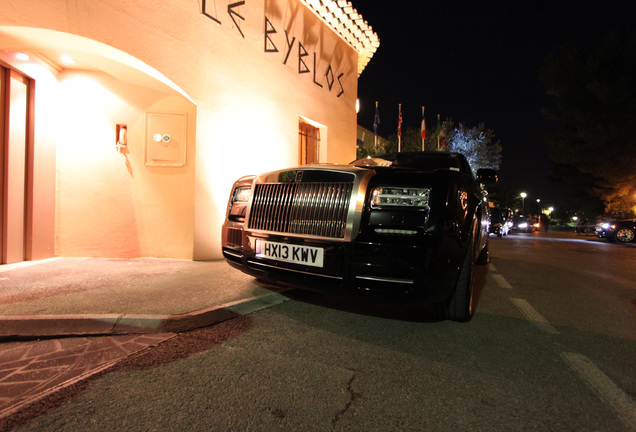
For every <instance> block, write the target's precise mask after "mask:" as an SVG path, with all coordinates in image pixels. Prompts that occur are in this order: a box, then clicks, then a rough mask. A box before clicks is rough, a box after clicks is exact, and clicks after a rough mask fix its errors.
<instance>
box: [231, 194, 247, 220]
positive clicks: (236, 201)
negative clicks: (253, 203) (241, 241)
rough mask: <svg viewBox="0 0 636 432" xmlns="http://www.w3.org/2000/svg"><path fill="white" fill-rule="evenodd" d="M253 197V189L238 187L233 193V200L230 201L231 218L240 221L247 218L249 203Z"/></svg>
mask: <svg viewBox="0 0 636 432" xmlns="http://www.w3.org/2000/svg"><path fill="white" fill-rule="evenodd" d="M251 195H252V188H251V187H237V188H236V189H234V191H232V199H231V200H230V218H231V219H235V220H236V219H239V218H244V217H245V212H246V210H247V203H248V202H249V200H250V196H251Z"/></svg>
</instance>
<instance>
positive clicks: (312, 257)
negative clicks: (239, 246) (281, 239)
mask: <svg viewBox="0 0 636 432" xmlns="http://www.w3.org/2000/svg"><path fill="white" fill-rule="evenodd" d="M324 255H325V252H324V249H323V248H318V247H312V246H301V245H293V244H286V243H276V242H270V241H266V240H256V256H257V257H259V258H269V259H273V260H277V261H285V262H290V263H294V264H303V265H309V266H313V267H322V266H323V259H324Z"/></svg>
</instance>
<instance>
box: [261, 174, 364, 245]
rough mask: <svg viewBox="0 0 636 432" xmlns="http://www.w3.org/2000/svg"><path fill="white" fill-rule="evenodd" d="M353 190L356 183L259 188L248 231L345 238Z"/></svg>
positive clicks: (272, 184)
mask: <svg viewBox="0 0 636 432" xmlns="http://www.w3.org/2000/svg"><path fill="white" fill-rule="evenodd" d="M352 190H353V184H352V183H322V182H311V183H266V184H257V185H256V186H255V189H254V197H253V198H252V208H251V211H250V218H249V224H248V227H249V228H250V229H254V230H263V231H272V232H278V233H286V234H305V235H313V236H319V237H330V238H344V236H345V230H346V226H347V212H348V210H349V201H350V199H351V191H352Z"/></svg>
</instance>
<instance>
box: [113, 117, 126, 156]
mask: <svg viewBox="0 0 636 432" xmlns="http://www.w3.org/2000/svg"><path fill="white" fill-rule="evenodd" d="M116 134H117V135H116V138H115V139H116V140H117V143H116V144H115V148H116V149H117V151H118V152H119V153H121V152H122V150H123V149H125V148H128V126H127V125H125V124H118V125H117V128H116Z"/></svg>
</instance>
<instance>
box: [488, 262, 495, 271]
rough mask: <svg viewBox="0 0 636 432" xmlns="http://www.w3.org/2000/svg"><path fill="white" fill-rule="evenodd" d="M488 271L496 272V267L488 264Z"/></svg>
mask: <svg viewBox="0 0 636 432" xmlns="http://www.w3.org/2000/svg"><path fill="white" fill-rule="evenodd" d="M488 270H490V271H494V272H496V271H497V267H495V265H494V264H493V263H488Z"/></svg>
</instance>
